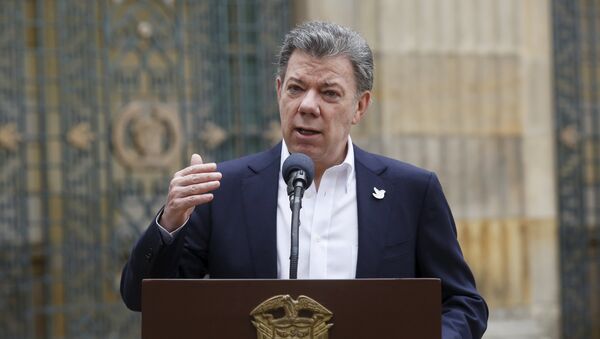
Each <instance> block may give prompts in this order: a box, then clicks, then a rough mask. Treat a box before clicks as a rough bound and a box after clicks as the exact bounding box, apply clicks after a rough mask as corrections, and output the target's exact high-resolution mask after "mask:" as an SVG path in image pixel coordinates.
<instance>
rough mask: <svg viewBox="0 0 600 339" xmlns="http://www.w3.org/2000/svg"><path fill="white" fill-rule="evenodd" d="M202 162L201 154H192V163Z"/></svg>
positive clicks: (198, 163)
mask: <svg viewBox="0 0 600 339" xmlns="http://www.w3.org/2000/svg"><path fill="white" fill-rule="evenodd" d="M200 164H202V157H201V156H200V155H199V154H196V153H194V154H192V159H191V160H190V165H200Z"/></svg>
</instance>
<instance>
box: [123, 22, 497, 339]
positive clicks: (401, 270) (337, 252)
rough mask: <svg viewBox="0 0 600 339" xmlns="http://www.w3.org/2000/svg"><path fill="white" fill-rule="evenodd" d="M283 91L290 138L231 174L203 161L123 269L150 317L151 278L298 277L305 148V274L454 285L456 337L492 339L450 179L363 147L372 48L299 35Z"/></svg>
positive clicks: (355, 40)
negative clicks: (294, 238)
mask: <svg viewBox="0 0 600 339" xmlns="http://www.w3.org/2000/svg"><path fill="white" fill-rule="evenodd" d="M276 84H277V98H278V102H279V111H280V118H281V131H282V135H283V140H282V142H281V143H280V144H278V145H277V146H275V147H274V148H272V149H271V150H268V151H266V152H263V153H259V154H255V155H250V156H246V157H243V158H241V159H236V160H232V161H227V162H224V163H221V164H219V165H218V166H217V165H216V164H204V163H202V159H201V158H200V156H199V155H197V154H194V155H193V156H192V159H191V164H190V166H189V167H186V168H184V169H182V170H181V171H179V172H177V173H175V175H174V177H173V179H172V180H171V184H170V188H169V193H168V197H167V202H166V204H165V206H164V209H163V210H162V211H161V212H159V214H158V216H157V217H156V218H155V220H154V221H153V222H152V223H151V224H150V226H149V228H148V229H147V231H146V232H145V233H144V234H143V236H142V237H141V239H140V240H139V241H138V243H137V244H136V246H135V248H134V249H133V251H132V254H131V257H130V259H129V261H128V263H127V265H126V266H125V268H124V270H123V275H122V280H121V294H122V296H123V299H124V301H125V303H126V304H127V306H128V307H130V308H131V309H134V310H139V309H140V292H141V281H142V279H144V278H150V277H153V278H167V277H169V278H175V277H177V278H200V277H204V276H205V275H207V274H208V275H210V276H211V277H213V278H280V279H286V278H288V277H289V275H288V272H289V262H288V258H289V253H290V241H289V239H290V219H291V211H290V208H289V201H288V197H287V192H286V183H285V182H284V181H283V179H282V178H281V174H280V170H281V165H282V163H283V161H284V160H285V159H286V158H287V157H288V156H289V154H290V153H294V152H302V153H304V154H307V155H308V156H309V157H310V158H311V159H312V160H313V161H314V163H315V179H314V183H313V184H312V185H311V186H310V187H309V188H308V189H307V191H306V193H305V198H304V201H303V209H302V212H301V225H302V226H301V227H300V257H299V264H298V278H355V277H356V278H392V277H394V278H409V277H436V278H441V281H442V299H443V300H442V307H443V315H442V327H443V329H442V333H443V337H444V338H480V337H481V336H482V334H483V332H484V331H485V327H486V323H487V317H488V310H487V306H486V304H485V302H484V300H483V299H482V298H481V296H480V295H479V294H478V293H477V290H476V288H475V282H474V279H473V276H472V274H471V272H470V270H469V268H468V266H467V264H466V263H465V261H464V259H463V256H462V253H461V250H460V247H459V244H458V241H457V239H456V229H455V226H454V221H453V218H452V215H451V212H450V209H449V207H448V205H447V203H446V200H445V198H444V195H443V193H442V189H441V186H440V184H439V181H438V180H437V178H436V176H435V175H434V174H433V173H431V172H428V171H425V170H423V169H419V168H416V167H414V166H411V165H408V164H405V163H402V162H399V161H396V160H392V159H389V158H385V157H382V156H378V155H374V154H371V153H367V152H365V151H363V150H361V149H360V148H358V147H356V146H354V145H353V144H352V140H351V138H350V134H349V133H350V127H351V126H352V125H355V124H357V123H358V122H359V121H360V120H361V119H362V118H363V116H364V114H365V113H366V111H367V108H368V107H369V104H370V102H371V89H372V86H373V56H372V53H371V50H370V48H369V46H368V45H367V43H366V42H365V41H364V39H363V38H361V37H360V36H359V35H358V34H357V33H355V32H353V31H351V30H349V29H347V28H344V27H341V26H338V25H335V24H330V23H322V22H312V23H307V24H303V25H301V26H299V27H297V28H296V29H294V30H292V31H291V32H290V33H289V34H288V35H287V36H286V38H285V41H284V44H283V46H282V49H281V52H280V55H279V70H278V76H277V79H276ZM384 191H385V192H384Z"/></svg>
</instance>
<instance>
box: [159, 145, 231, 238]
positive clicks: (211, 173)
mask: <svg viewBox="0 0 600 339" xmlns="http://www.w3.org/2000/svg"><path fill="white" fill-rule="evenodd" d="M221 176H222V175H221V173H219V172H217V164H215V163H208V164H204V163H202V157H200V155H198V154H193V155H192V159H191V160H190V166H188V167H186V168H184V169H182V170H181V171H179V172H177V173H175V174H174V175H173V179H171V183H170V185H169V194H168V196H167V203H166V204H165V209H164V211H163V214H162V216H161V218H160V220H159V223H160V225H161V226H162V227H164V228H165V229H166V230H167V231H169V232H173V231H174V230H176V229H177V228H178V227H179V226H181V225H183V223H185V222H186V220H187V219H188V218H189V216H190V215H191V214H192V212H193V211H194V207H195V206H197V205H201V204H205V203H207V202H210V201H211V200H212V199H213V194H212V193H210V192H211V191H213V190H215V189H217V188H218V187H219V185H220V182H219V180H221Z"/></svg>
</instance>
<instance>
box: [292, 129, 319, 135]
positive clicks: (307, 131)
mask: <svg viewBox="0 0 600 339" xmlns="http://www.w3.org/2000/svg"><path fill="white" fill-rule="evenodd" d="M296 132H298V133H300V134H302V135H306V136H309V135H315V134H319V132H318V131H315V130H312V129H306V128H296Z"/></svg>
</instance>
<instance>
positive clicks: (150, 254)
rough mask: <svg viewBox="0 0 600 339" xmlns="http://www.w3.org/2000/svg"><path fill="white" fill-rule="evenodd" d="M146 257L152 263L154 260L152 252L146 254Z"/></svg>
mask: <svg viewBox="0 0 600 339" xmlns="http://www.w3.org/2000/svg"><path fill="white" fill-rule="evenodd" d="M150 251H152V249H150ZM145 257H146V260H147V261H150V259H152V252H148V253H146V255H145Z"/></svg>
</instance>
